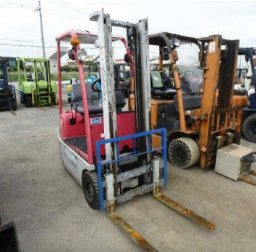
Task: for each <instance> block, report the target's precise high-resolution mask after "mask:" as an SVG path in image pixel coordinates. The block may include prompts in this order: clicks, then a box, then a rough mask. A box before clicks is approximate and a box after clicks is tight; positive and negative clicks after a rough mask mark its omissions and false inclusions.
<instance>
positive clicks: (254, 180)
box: [239, 171, 256, 186]
mask: <svg viewBox="0 0 256 252" xmlns="http://www.w3.org/2000/svg"><path fill="white" fill-rule="evenodd" d="M239 179H240V180H241V181H243V182H245V183H248V184H250V185H254V186H256V172H255V171H252V172H250V173H249V174H248V175H242V176H240V177H239Z"/></svg>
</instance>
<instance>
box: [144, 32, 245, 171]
mask: <svg viewBox="0 0 256 252" xmlns="http://www.w3.org/2000/svg"><path fill="white" fill-rule="evenodd" d="M184 43H189V44H191V43H192V44H195V45H197V46H198V49H199V62H200V68H201V70H202V71H203V83H202V87H201V90H200V89H199V90H197V91H195V92H191V91H190V92H189V91H186V90H184V88H183V87H182V83H181V78H180V76H179V73H178V70H177V67H176V62H177V60H178V58H179V55H178V53H177V50H176V49H178V47H179V46H180V44H184ZM149 44H150V45H154V46H158V48H159V65H158V70H157V71H151V94H152V97H153V99H152V101H151V104H152V105H151V128H152V129H157V128H160V127H165V128H166V129H167V148H168V157H169V159H170V161H171V163H172V164H174V165H175V166H177V167H180V168H188V167H190V166H192V165H194V164H196V163H199V164H200V167H201V168H202V169H208V168H212V167H214V164H215V161H216V152H217V149H219V148H221V147H223V146H226V145H229V144H231V143H239V141H240V135H241V120H242V110H243V108H244V107H245V106H246V104H247V97H246V96H245V95H241V96H239V95H233V88H234V82H235V69H236V62H237V55H238V45H239V41H237V40H226V39H223V38H222V37H221V36H220V35H214V36H209V37H206V38H200V39H197V38H193V37H186V36H181V35H177V34H172V33H166V32H164V33H159V34H154V35H150V37H149ZM164 60H169V66H170V73H171V76H169V77H170V78H169V80H168V79H167V78H163V77H162V76H161V74H162V72H163V61H164ZM182 89H183V90H182ZM160 142H161V137H160V136H158V135H154V138H153V146H155V147H156V146H158V145H159V143H160Z"/></svg>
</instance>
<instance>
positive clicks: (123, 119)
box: [60, 111, 136, 157]
mask: <svg viewBox="0 0 256 252" xmlns="http://www.w3.org/2000/svg"><path fill="white" fill-rule="evenodd" d="M74 116H75V112H73V118H74ZM71 118H72V113H71V112H70V111H66V112H63V113H62V114H61V123H60V136H61V138H62V139H66V138H70V137H79V136H85V135H86V134H85V121H84V117H83V116H81V115H80V114H79V113H77V114H76V116H75V121H76V123H75V124H74V125H71V124H70V119H71ZM103 123H104V122H103V117H102V115H99V116H90V129H91V137H92V141H91V146H90V147H91V148H92V154H93V157H95V155H96V142H97V141H98V140H101V139H104V135H103V132H104V130H103ZM134 133H136V125H135V113H134V112H122V113H118V114H117V136H125V135H129V134H134ZM85 141H86V140H85ZM124 146H128V148H129V149H132V148H133V146H132V140H127V141H122V142H120V144H119V150H120V151H122V149H123V147H124ZM88 147H89V146H88ZM90 147H89V148H90ZM73 149H74V150H75V151H76V152H78V151H77V149H76V148H73ZM79 154H80V153H79ZM104 154H105V149H104V148H102V149H101V155H104Z"/></svg>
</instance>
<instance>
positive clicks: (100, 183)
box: [96, 128, 167, 209]
mask: <svg viewBox="0 0 256 252" xmlns="http://www.w3.org/2000/svg"><path fill="white" fill-rule="evenodd" d="M153 134H158V135H161V139H162V140H161V146H160V147H158V148H152V144H151V143H152V135H153ZM141 137H145V141H146V140H147V143H148V144H147V150H146V151H144V152H139V151H138V150H137V149H136V147H135V146H136V140H137V139H138V138H141ZM130 139H131V140H132V141H133V146H134V149H133V151H132V153H130V154H129V155H127V156H121V157H120V153H119V143H120V142H121V141H125V140H130ZM111 143H112V144H115V147H116V153H117V155H116V159H113V160H107V159H104V160H102V157H101V154H100V149H101V146H102V145H104V146H105V145H106V144H111ZM166 151H167V149H166V129H164V128H161V129H154V130H150V131H145V132H141V133H137V134H131V135H126V136H121V137H115V138H111V139H106V140H105V139H104V140H99V141H97V142H96V160H97V179H98V188H99V195H100V209H104V195H103V187H104V183H103V176H102V175H103V174H102V170H103V167H104V166H106V165H108V164H114V163H115V164H117V163H119V162H122V161H125V160H132V159H133V158H137V157H139V156H142V155H148V154H152V153H153V152H158V153H161V155H162V167H161V169H162V180H163V184H164V185H167V152H166ZM132 171H133V169H132ZM134 171H135V169H134ZM149 171H152V167H151V165H148V166H143V167H140V168H136V172H135V173H133V174H132V173H131V172H130V171H126V172H124V173H126V174H125V176H123V179H122V173H119V174H118V176H119V180H118V181H116V182H121V181H123V180H125V179H124V177H125V178H126V179H127V178H129V179H130V178H133V177H136V176H138V175H141V174H143V173H144V174H145V173H147V172H149ZM129 173H130V174H129ZM151 190H152V185H151V187H150V186H147V188H145V189H144V191H145V192H148V191H151Z"/></svg>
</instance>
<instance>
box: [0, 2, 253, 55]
mask: <svg viewBox="0 0 256 252" xmlns="http://www.w3.org/2000/svg"><path fill="white" fill-rule="evenodd" d="M37 6H38V1H37V0H0V56H13V57H41V56H42V48H41V35H40V22H39V13H38V12H37V11H35V9H36V8H37ZM41 8H42V13H43V27H44V37H45V45H46V55H47V56H50V55H51V54H52V53H53V52H55V51H56V42H55V38H56V36H58V35H59V34H61V33H63V32H64V31H67V30H69V29H82V30H89V31H91V32H94V33H96V32H97V25H96V23H95V22H91V21H90V20H89V14H90V13H92V12H94V11H97V10H99V9H101V8H104V11H105V13H108V14H110V15H111V17H112V18H113V19H119V20H123V21H130V22H137V21H138V20H139V19H143V18H146V17H147V18H148V22H149V33H151V34H152V33H157V32H163V31H168V32H171V33H177V34H182V35H187V36H193V37H204V36H209V35H212V34H221V35H222V36H223V37H224V38H227V39H239V40H240V46H245V47H247V46H253V47H256V29H255V27H256V19H255V10H256V0H255V1H249V0H248V1H247V0H240V1H236V0H233V1H232V0H220V1H219V0H211V1H207V0H204V1H200V0H199V1H195V0H190V1H185V0H178V1H177V0H175V1H173V0H154V1H152V0H129V1H128V0H72V1H68V0H41ZM113 33H115V34H122V32H121V30H114V32H113ZM89 53H90V52H89Z"/></svg>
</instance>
